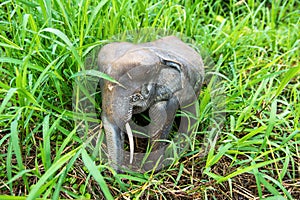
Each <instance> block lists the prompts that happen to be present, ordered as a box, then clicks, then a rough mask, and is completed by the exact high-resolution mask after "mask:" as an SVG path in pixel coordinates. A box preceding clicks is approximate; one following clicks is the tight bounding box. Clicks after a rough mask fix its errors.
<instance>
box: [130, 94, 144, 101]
mask: <svg viewBox="0 0 300 200" xmlns="http://www.w3.org/2000/svg"><path fill="white" fill-rule="evenodd" d="M143 99H144V97H143V96H142V95H141V94H140V93H136V94H133V95H131V96H130V102H137V101H138V100H143Z"/></svg>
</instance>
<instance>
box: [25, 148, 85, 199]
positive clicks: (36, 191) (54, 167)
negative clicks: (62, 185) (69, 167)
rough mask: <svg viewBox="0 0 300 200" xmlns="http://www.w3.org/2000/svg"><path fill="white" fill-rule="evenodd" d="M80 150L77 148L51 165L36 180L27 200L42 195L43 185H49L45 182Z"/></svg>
mask: <svg viewBox="0 0 300 200" xmlns="http://www.w3.org/2000/svg"><path fill="white" fill-rule="evenodd" d="M81 148H82V147H81V146H79V147H77V148H76V149H74V150H72V151H70V152H68V153H67V154H65V155H64V156H62V157H61V158H60V159H58V160H57V162H55V163H53V164H52V165H51V167H50V168H49V169H48V170H47V171H46V172H45V174H44V175H43V176H42V177H41V178H40V179H39V180H38V182H37V183H36V184H35V185H34V186H33V187H32V189H31V190H30V192H29V195H28V198H27V200H34V199H35V198H37V197H38V196H39V195H40V194H42V193H43V192H44V190H45V189H46V188H44V187H43V185H44V184H48V183H49V182H48V183H47V180H48V179H49V178H50V177H51V176H52V175H53V174H54V173H55V172H56V171H57V170H59V169H60V168H61V167H62V166H63V165H64V164H66V163H67V162H68V161H69V160H70V159H71V158H72V157H73V156H74V155H75V154H76V153H77V152H78V151H80V150H81Z"/></svg>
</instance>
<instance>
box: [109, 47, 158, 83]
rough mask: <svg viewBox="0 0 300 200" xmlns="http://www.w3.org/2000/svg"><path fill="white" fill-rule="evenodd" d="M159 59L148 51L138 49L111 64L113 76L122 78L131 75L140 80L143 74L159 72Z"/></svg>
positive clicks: (128, 52)
mask: <svg viewBox="0 0 300 200" xmlns="http://www.w3.org/2000/svg"><path fill="white" fill-rule="evenodd" d="M159 63H160V59H159V57H158V56H157V55H156V54H154V53H153V52H151V51H149V50H148V49H143V48H136V49H132V50H129V51H127V52H126V53H125V54H124V55H122V56H120V57H119V58H117V59H115V60H114V61H112V62H111V64H110V66H111V70H109V71H110V73H111V75H113V76H115V77H121V76H122V75H124V74H125V73H130V75H131V77H132V78H138V76H140V75H142V74H143V73H146V74H147V73H149V71H156V70H158V64H159Z"/></svg>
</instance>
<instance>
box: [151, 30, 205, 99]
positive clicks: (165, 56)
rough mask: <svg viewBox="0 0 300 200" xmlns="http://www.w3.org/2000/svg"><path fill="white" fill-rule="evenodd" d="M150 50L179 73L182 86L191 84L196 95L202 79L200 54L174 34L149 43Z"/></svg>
mask: <svg viewBox="0 0 300 200" xmlns="http://www.w3.org/2000/svg"><path fill="white" fill-rule="evenodd" d="M151 44H152V45H151V48H152V50H153V51H154V52H155V53H156V54H157V56H159V57H160V59H161V62H162V63H163V64H165V65H167V66H169V67H172V68H174V69H177V70H178V71H180V73H181V79H182V87H184V86H186V85H188V84H189V85H191V86H192V88H193V90H194V91H195V93H196V95H199V92H200V87H201V85H202V82H203V80H204V65H203V61H202V59H201V56H200V55H199V54H198V53H197V52H196V51H195V50H194V49H193V48H191V47H190V46H188V45H187V44H185V43H184V42H182V41H181V40H180V39H178V38H177V37H175V36H168V37H164V38H162V39H159V40H157V41H154V42H153V43H151Z"/></svg>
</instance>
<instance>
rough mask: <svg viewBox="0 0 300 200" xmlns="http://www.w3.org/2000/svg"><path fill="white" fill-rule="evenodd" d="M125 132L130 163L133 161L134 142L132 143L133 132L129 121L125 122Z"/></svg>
mask: <svg viewBox="0 0 300 200" xmlns="http://www.w3.org/2000/svg"><path fill="white" fill-rule="evenodd" d="M125 128H126V132H127V135H128V140H129V150H130V164H132V161H133V153H134V143H133V134H132V131H131V128H130V125H129V123H128V122H127V123H126V124H125Z"/></svg>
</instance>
